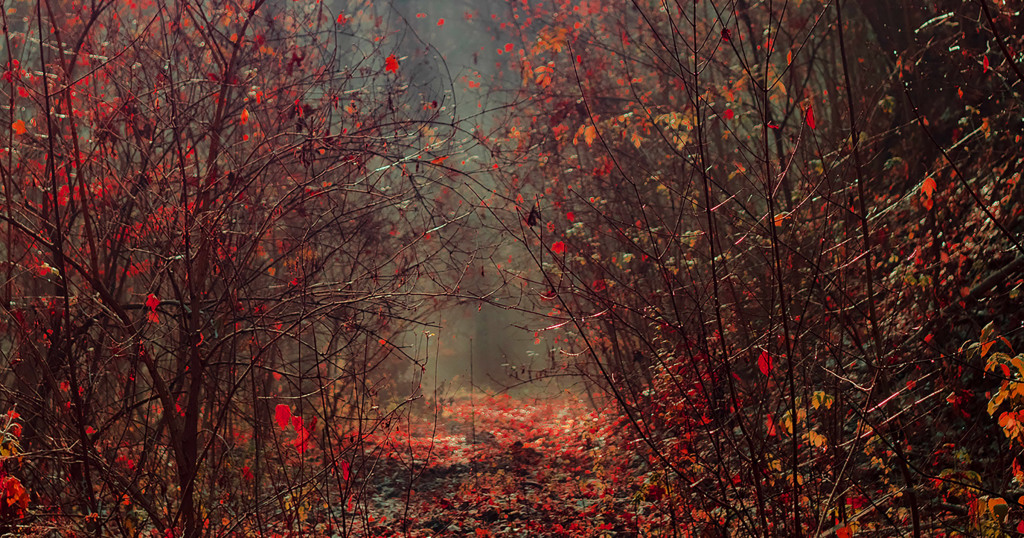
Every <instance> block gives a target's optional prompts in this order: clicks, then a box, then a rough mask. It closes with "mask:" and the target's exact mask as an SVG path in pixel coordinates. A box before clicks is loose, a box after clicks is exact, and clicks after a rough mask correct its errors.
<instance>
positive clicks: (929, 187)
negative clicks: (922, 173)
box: [921, 177, 935, 198]
mask: <svg viewBox="0 0 1024 538" xmlns="http://www.w3.org/2000/svg"><path fill="white" fill-rule="evenodd" d="M933 192H935V179H934V178H930V177H929V178H925V180H924V183H922V184H921V194H923V195H925V196H927V197H928V198H931V197H932V193H933Z"/></svg>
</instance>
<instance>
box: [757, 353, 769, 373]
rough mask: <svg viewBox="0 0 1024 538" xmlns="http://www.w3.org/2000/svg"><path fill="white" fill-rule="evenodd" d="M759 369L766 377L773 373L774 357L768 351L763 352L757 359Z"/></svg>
mask: <svg viewBox="0 0 1024 538" xmlns="http://www.w3.org/2000/svg"><path fill="white" fill-rule="evenodd" d="M757 368H758V369H759V370H761V373H762V374H764V375H769V374H771V372H772V356H771V355H769V354H768V352H767V351H762V352H761V356H760V357H758V358H757Z"/></svg>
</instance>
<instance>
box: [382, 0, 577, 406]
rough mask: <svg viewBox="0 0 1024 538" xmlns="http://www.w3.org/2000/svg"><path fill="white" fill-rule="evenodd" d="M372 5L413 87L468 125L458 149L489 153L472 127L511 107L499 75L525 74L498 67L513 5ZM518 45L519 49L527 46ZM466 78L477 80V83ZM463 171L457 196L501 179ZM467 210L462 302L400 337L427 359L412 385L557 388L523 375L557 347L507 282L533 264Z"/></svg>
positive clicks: (472, 195)
mask: <svg viewBox="0 0 1024 538" xmlns="http://www.w3.org/2000/svg"><path fill="white" fill-rule="evenodd" d="M375 9H377V10H378V13H380V14H381V15H383V16H384V23H383V24H384V25H385V26H386V28H387V30H388V39H389V42H388V43H386V44H385V47H386V48H387V49H388V50H393V51H394V53H395V54H396V56H397V57H398V58H399V62H400V65H401V75H402V76H403V78H405V79H407V80H408V81H409V83H410V92H411V93H413V94H414V95H415V94H419V95H420V96H421V99H422V101H423V102H427V103H429V102H432V101H435V102H437V103H439V111H440V113H441V118H440V119H441V121H443V122H451V124H452V125H459V126H460V129H463V131H462V132H460V133H459V134H458V135H456V137H455V140H454V141H453V144H452V148H451V150H452V152H453V153H458V154H459V158H460V159H463V158H465V159H467V160H471V159H472V158H474V157H476V158H478V159H480V160H481V161H486V157H487V155H486V154H485V150H484V148H482V147H480V146H479V145H478V144H476V142H475V141H473V140H472V137H471V135H470V134H469V133H470V131H471V130H473V129H476V130H480V131H482V132H485V133H486V132H490V131H491V130H493V129H495V128H497V127H500V126H501V124H502V122H503V121H504V118H505V115H506V114H508V113H509V109H508V108H507V107H505V106H504V105H506V104H507V103H508V102H509V101H510V100H511V99H512V98H513V97H514V94H512V93H503V92H496V91H493V88H491V87H489V86H490V84H492V82H494V81H499V82H500V85H501V86H503V87H506V88H518V86H519V84H520V82H521V79H520V75H519V74H518V73H514V74H512V75H511V76H509V75H508V74H507V73H504V72H503V71H502V70H501V66H502V65H504V63H505V60H507V58H508V56H507V55H506V56H505V57H504V58H503V57H502V54H501V53H499V47H503V46H504V44H505V43H506V42H507V41H508V36H507V34H505V33H501V34H499V32H498V28H497V27H498V26H499V25H500V24H501V23H502V21H511V20H512V17H511V10H510V7H509V5H508V4H507V3H505V2H495V1H488V0H459V1H441V2H420V1H415V0H392V2H391V5H390V8H389V9H383V8H380V7H376V8H375ZM498 35H502V37H501V42H500V43H499V42H498V40H497V37H496V36H498ZM514 45H515V47H516V48H517V49H518V48H521V47H522V45H523V44H522V43H514ZM470 81H473V82H476V83H480V86H479V87H478V88H476V89H471V88H470V86H471V84H470ZM467 172H469V173H470V174H471V175H472V179H471V180H467V181H466V182H465V184H464V185H463V186H462V188H464V189H466V192H462V193H459V194H460V195H461V196H462V197H463V198H464V199H465V200H467V202H472V201H474V200H481V199H483V198H486V197H487V196H488V195H489V193H490V191H491V189H493V188H494V187H495V186H494V183H493V180H492V179H491V178H490V177H489V176H488V174H487V172H486V170H472V168H471V167H467ZM475 205H477V206H479V203H476V204H475ZM471 218H474V219H476V220H475V221H474V222H471V223H469V224H468V226H469V227H472V228H473V231H472V233H471V234H470V236H469V237H470V240H469V241H468V242H466V243H464V244H460V245H458V250H459V251H460V255H461V260H462V261H463V263H465V269H466V271H465V273H464V274H463V276H462V280H461V282H460V285H459V289H458V295H459V297H458V299H457V301H456V302H455V304H454V305H452V306H450V307H444V308H442V309H440V310H439V311H430V312H428V313H427V314H426V315H425V318H424V321H425V322H426V323H427V324H429V325H427V326H424V327H422V328H418V329H415V330H413V331H412V332H411V333H410V334H409V335H408V338H407V339H406V340H405V341H404V343H403V344H402V347H403V349H404V351H405V352H406V354H408V355H409V356H410V357H411V358H412V359H414V360H415V361H417V362H418V363H419V365H424V364H425V370H421V368H420V367H418V366H419V365H417V364H415V363H412V361H410V362H411V363H412V364H413V366H414V367H413V368H411V369H410V374H409V377H408V379H407V382H408V383H410V384H412V385H413V386H412V387H409V388H411V389H413V390H414V391H415V389H416V387H415V385H418V384H421V385H422V386H421V390H422V391H423V393H426V394H431V393H433V392H434V391H435V390H437V391H439V392H440V393H449V394H450V393H453V392H456V391H460V390H466V389H467V388H469V387H470V381H471V380H472V386H474V387H475V388H476V389H480V390H486V391H489V392H494V391H499V390H509V391H512V392H515V393H518V394H524V393H533V394H536V393H542V392H548V391H552V390H557V389H559V388H560V386H558V385H556V384H553V383H536V382H534V383H523V381H524V379H526V378H528V377H530V375H531V374H530V372H531V371H536V370H539V369H542V368H545V367H546V366H548V365H549V364H550V358H551V357H552V356H553V355H554V354H555V353H557V351H556V350H554V349H552V346H551V345H550V343H549V341H548V340H547V339H546V338H545V335H544V333H543V331H541V330H540V329H541V328H542V327H543V326H544V325H545V323H543V320H541V319H539V318H537V317H533V318H530V317H527V316H526V315H525V314H522V313H521V312H519V311H517V310H516V308H515V305H516V304H517V303H519V302H520V301H519V300H517V299H516V298H515V297H514V296H510V295H507V291H506V290H502V289H501V288H502V281H501V279H500V273H501V269H500V267H502V266H503V265H509V264H511V265H516V264H519V265H520V266H522V267H526V266H528V264H529V263H532V262H530V261H528V260H522V262H521V263H519V258H520V257H522V253H521V252H518V251H516V250H515V249H516V244H515V243H514V242H513V241H509V237H508V236H505V237H502V236H501V235H502V234H501V230H500V227H499V226H498V223H497V222H496V219H495V218H494V217H493V216H492V215H489V214H487V212H486V211H484V210H480V211H479V212H478V213H477V214H475V215H473V216H472V217H471ZM510 245H511V246H510ZM559 383H561V382H560V381H559Z"/></svg>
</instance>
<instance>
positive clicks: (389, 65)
mask: <svg viewBox="0 0 1024 538" xmlns="http://www.w3.org/2000/svg"><path fill="white" fill-rule="evenodd" d="M384 70H385V71H390V72H391V73H397V72H398V58H395V55H394V54H392V55H391V56H388V57H387V59H385V60H384Z"/></svg>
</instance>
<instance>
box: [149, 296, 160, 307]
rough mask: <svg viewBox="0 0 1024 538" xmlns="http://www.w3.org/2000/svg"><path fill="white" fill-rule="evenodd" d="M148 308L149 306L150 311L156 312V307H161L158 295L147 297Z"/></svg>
mask: <svg viewBox="0 0 1024 538" xmlns="http://www.w3.org/2000/svg"><path fill="white" fill-rule="evenodd" d="M146 306H148V307H149V309H150V310H156V307H158V306H160V299H158V298H157V296H156V295H153V294H152V293H150V294H149V297H146Z"/></svg>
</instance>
